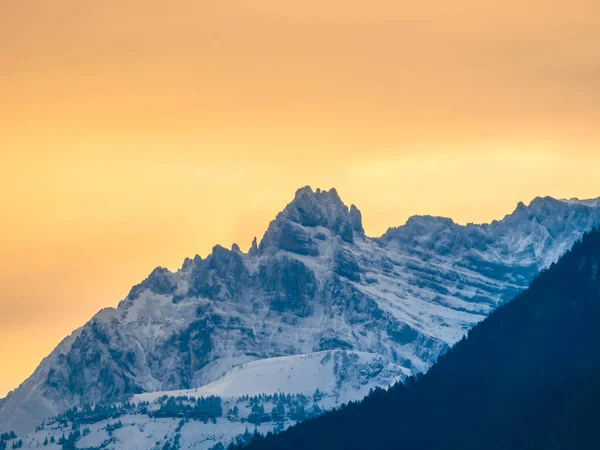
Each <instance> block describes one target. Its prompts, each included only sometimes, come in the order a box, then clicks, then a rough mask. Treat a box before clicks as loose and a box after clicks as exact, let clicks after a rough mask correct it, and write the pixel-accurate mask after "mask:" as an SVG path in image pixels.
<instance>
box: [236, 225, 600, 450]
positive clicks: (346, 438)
mask: <svg viewBox="0 0 600 450" xmlns="http://www.w3.org/2000/svg"><path fill="white" fill-rule="evenodd" d="M599 321H600V231H594V232H592V233H590V234H589V235H586V236H585V237H584V238H583V240H582V242H580V243H577V244H575V246H574V247H573V249H572V250H571V251H570V252H569V253H567V254H566V255H565V256H563V257H562V258H561V259H560V260H559V261H558V263H556V264H554V265H552V266H551V267H550V268H549V269H548V270H547V271H544V272H542V273H541V274H540V275H539V276H538V277H537V278H536V279H535V280H534V281H533V282H532V284H531V286H530V288H529V289H528V290H527V291H525V292H524V293H522V294H520V295H518V296H517V297H516V299H515V300H513V301H512V302H509V303H507V304H506V305H504V306H501V307H500V308H498V309H497V310H496V311H495V312H493V313H492V314H491V315H490V316H489V317H488V318H487V319H485V320H484V321H483V322H481V323H480V324H479V325H477V326H476V327H475V328H473V329H472V330H471V331H470V332H469V333H468V338H465V339H462V340H461V341H460V342H459V343H458V344H457V345H456V346H455V347H454V348H452V349H451V350H450V351H449V352H447V353H446V354H445V355H444V356H442V357H440V359H439V361H438V362H437V364H435V365H434V366H433V367H432V368H431V369H430V370H429V371H428V372H427V373H426V374H425V375H421V376H418V377H417V378H416V379H414V378H411V379H409V380H408V381H407V382H406V384H402V383H398V384H397V385H395V386H394V387H392V388H391V389H389V390H388V391H387V392H385V391H382V390H379V391H378V392H375V393H374V394H372V395H370V396H369V397H368V398H367V399H365V400H364V401H363V402H362V403H353V404H351V405H349V406H347V407H345V408H342V409H341V410H338V411H334V412H331V413H327V414H325V415H322V416H320V417H318V418H316V419H314V420H309V421H307V422H304V423H301V424H299V425H297V426H295V427H292V428H290V429H288V430H287V431H285V432H283V433H281V434H279V435H275V436H270V437H268V438H266V439H264V438H263V439H258V440H257V441H256V442H255V443H254V444H252V445H250V446H249V447H248V450H268V449H281V448H285V449H291V450H293V449H312V450H319V449H327V450H336V449H340V450H341V449H344V450H346V449H361V450H362V449H370V448H373V449H379V448H409V449H419V448H423V449H430V450H435V449H448V448H452V449H463V450H470V449H473V450H476V449H483V448H484V449H488V450H500V449H503V450H505V449H511V450H520V449H523V450H524V449H527V450H536V449H540V450H541V449H544V450H546V449H584V448H597V446H598V436H597V429H598V428H597V425H598V421H599V420H600V409H599V408H598V403H599V402H600V383H599V380H600V353H599V352H598V347H599V346H600V327H598V322H599Z"/></svg>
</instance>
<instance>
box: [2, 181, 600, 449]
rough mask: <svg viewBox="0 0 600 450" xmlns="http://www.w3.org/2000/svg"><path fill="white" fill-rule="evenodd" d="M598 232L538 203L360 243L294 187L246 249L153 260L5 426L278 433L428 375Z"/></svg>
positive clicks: (63, 353)
mask: <svg viewBox="0 0 600 450" xmlns="http://www.w3.org/2000/svg"><path fill="white" fill-rule="evenodd" d="M599 225H600V206H599V202H598V201H592V200H589V201H579V200H576V199H573V200H555V199H552V198H548V197H546V198H536V199H535V200H533V201H532V202H531V203H530V204H529V205H527V206H526V205H524V204H523V203H519V205H518V206H517V208H516V209H515V211H514V212H513V213H512V214H509V215H507V216H506V217H505V218H504V219H502V220H500V221H494V222H492V223H490V224H484V225H474V224H469V225H466V226H462V225H458V224H456V223H454V222H453V221H452V220H450V219H445V218H440V217H430V216H418V217H412V218H410V219H409V220H408V221H407V223H406V224H405V225H403V226H400V227H397V228H390V229H389V230H388V231H387V232H386V233H385V234H384V235H383V236H381V237H379V238H370V237H367V236H366V235H365V233H364V230H363V226H362V221H361V214H360V212H359V210H358V209H357V208H356V207H355V206H351V207H350V208H348V207H347V206H346V205H344V203H343V202H342V201H341V199H340V197H339V196H338V194H337V192H336V191H335V190H334V189H331V190H330V191H321V190H318V189H317V190H316V191H313V190H312V189H311V188H309V187H305V188H302V189H300V190H298V191H297V193H296V195H295V198H294V200H293V201H292V202H291V203H290V204H289V205H287V206H286V207H285V209H284V210H283V211H282V212H281V213H279V214H278V215H277V217H276V218H275V220H273V221H272V222H271V224H270V225H269V227H268V229H267V231H266V232H265V234H264V236H263V238H262V240H261V241H260V244H258V243H257V241H256V240H254V242H253V243H252V246H251V248H250V249H249V251H248V252H247V253H245V252H242V251H241V250H240V248H239V247H238V246H237V245H235V244H234V245H233V246H232V248H231V249H226V248H223V247H221V246H216V247H214V248H213V251H212V253H211V254H210V255H209V256H208V257H206V258H205V259H203V258H200V257H199V256H196V257H194V258H192V259H186V260H185V261H184V263H183V266H182V267H181V269H179V270H178V271H177V272H174V273H173V272H170V271H169V270H167V269H164V268H160V267H159V268H156V269H155V270H154V271H152V273H151V274H150V275H149V276H148V278H147V279H146V280H144V281H143V282H142V283H140V284H139V285H137V286H134V287H133V288H132V289H131V292H130V293H129V294H128V295H127V297H126V298H125V299H124V300H123V301H121V302H120V303H119V305H118V307H117V308H106V309H104V310H102V311H100V312H99V313H98V314H96V315H95V316H94V317H93V318H92V319H91V320H90V321H89V322H88V323H86V324H85V325H84V326H83V327H81V328H80V329H78V330H76V331H74V332H73V333H72V334H71V335H70V336H69V337H67V338H66V339H64V340H63V341H62V342H61V343H60V344H59V346H58V347H57V348H56V349H55V350H54V351H53V352H52V353H51V354H50V355H49V356H48V357H46V358H45V359H44V360H43V361H42V362H41V364H40V365H39V367H38V368H37V369H36V371H35V372H34V373H33V375H32V376H31V377H30V378H28V379H27V380H26V381H25V382H24V383H22V384H21V386H19V388H18V389H16V390H15V391H13V392H11V393H9V394H8V396H7V397H6V398H5V399H2V400H0V431H2V432H9V431H15V432H16V434H17V435H18V436H19V437H22V439H23V441H24V442H25V445H26V446H31V447H35V446H44V444H46V445H47V446H52V445H54V446H58V445H62V446H63V447H65V446H69V445H71V446H77V447H79V448H85V447H88V448H91V447H96V448H98V447H104V448H106V447H111V448H151V447H153V446H155V447H160V448H164V447H165V446H169V448H171V447H173V448H178V447H185V448H211V447H214V446H218V445H227V444H228V443H229V442H231V441H232V440H235V439H242V440H244V439H246V440H248V435H249V434H251V433H252V432H253V431H254V429H255V427H256V428H257V430H258V431H261V432H266V431H271V430H281V429H283V428H285V427H288V426H289V425H291V424H293V423H295V422H297V421H299V420H301V419H304V418H306V417H312V416H315V415H318V414H320V413H321V412H322V411H324V410H327V409H332V408H333V407H336V406H339V405H341V404H342V403H346V402H349V401H352V400H358V399H360V398H362V397H364V396H365V395H366V394H367V393H368V392H369V390H370V389H371V388H375V387H389V386H390V385H392V384H394V383H396V382H397V381H399V380H403V379H405V378H406V377H407V376H409V375H414V374H417V373H420V372H425V371H427V369H428V368H429V367H430V366H431V365H432V364H433V363H434V362H435V361H436V360H437V358H438V357H439V356H440V355H442V354H444V353H446V352H447V351H448V349H449V348H450V347H451V346H452V345H453V344H455V343H456V342H457V341H459V340H460V339H461V338H462V337H463V336H464V335H465V333H466V332H467V331H468V330H469V329H471V328H472V327H473V326H474V325H475V324H477V323H478V322H480V321H481V320H483V319H484V318H485V317H486V316H487V315H489V314H490V313H491V312H492V311H493V310H494V309H495V308H497V307H498V306H499V305H501V304H503V303H505V302H507V301H508V300H510V299H512V298H513V297H514V296H515V295H516V294H518V293H519V292H521V291H522V290H524V289H525V288H526V287H527V286H528V285H529V283H530V282H531V281H532V279H533V278H534V277H535V276H536V275H537V274H538V273H539V272H540V271H541V270H542V269H545V268H547V267H549V266H550V265H551V264H552V263H553V262H555V261H557V260H558V258H559V257H560V256H561V255H562V254H564V253H565V252H566V251H567V250H568V249H569V248H570V247H571V246H572V245H573V243H574V242H575V241H576V240H578V239H580V238H581V236H582V235H583V234H584V233H585V232H587V231H590V230H591V229H592V228H594V227H597V226H599ZM51 417H53V419H50V418H51ZM42 423H43V424H42ZM36 428H37V431H35V430H36ZM247 430H248V431H247ZM29 433H32V434H30V435H29V436H27V437H23V436H26V435H27V434H29ZM240 435H241V436H240ZM244 436H245V437H244ZM59 441H60V442H59Z"/></svg>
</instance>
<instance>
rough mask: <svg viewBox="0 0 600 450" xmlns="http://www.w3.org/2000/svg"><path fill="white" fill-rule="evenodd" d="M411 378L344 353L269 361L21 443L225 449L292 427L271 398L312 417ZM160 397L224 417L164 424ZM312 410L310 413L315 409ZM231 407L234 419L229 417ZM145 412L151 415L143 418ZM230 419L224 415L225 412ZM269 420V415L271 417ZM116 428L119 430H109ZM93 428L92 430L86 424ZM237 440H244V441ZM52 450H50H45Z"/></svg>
mask: <svg viewBox="0 0 600 450" xmlns="http://www.w3.org/2000/svg"><path fill="white" fill-rule="evenodd" d="M408 374H410V372H409V371H408V370H406V369H404V370H403V369H402V368H398V367H394V366H393V365H390V364H389V363H386V362H385V361H384V360H383V359H382V358H381V357H380V356H378V355H374V354H369V353H359V352H347V351H323V352H316V353H312V354H309V355H294V356H286V357H280V358H270V359H266V360H261V361H255V362H251V363H248V364H244V365H242V366H238V367H236V368H234V369H232V370H231V371H229V372H228V373H227V374H226V375H224V376H223V377H221V378H220V379H219V380H217V381H215V382H213V383H210V384H208V385H206V386H203V387H200V388H198V389H191V390H179V391H162V392H152V393H144V394H138V395H135V396H134V397H133V400H132V401H133V402H134V403H136V404H138V405H147V406H144V408H143V409H138V410H136V412H135V413H133V412H129V413H128V414H124V415H113V416H112V417H110V418H108V419H103V420H97V421H89V420H88V421H86V422H84V423H83V424H75V425H74V421H73V420H70V421H67V422H64V421H62V420H50V421H49V422H48V423H47V424H45V425H44V427H43V429H41V430H38V431H36V432H35V433H32V434H30V435H29V436H27V437H26V438H25V439H24V445H25V447H26V448H39V447H44V441H46V439H48V443H50V439H51V438H52V437H54V441H55V442H58V441H59V440H60V438H61V437H62V436H68V435H69V433H72V432H73V429H78V430H86V432H85V435H84V436H82V437H80V438H79V439H78V440H77V447H78V448H89V447H95V448H99V447H101V446H102V448H111V449H148V448H162V446H163V445H164V443H165V442H172V441H173V440H174V439H175V436H176V435H179V437H178V438H177V439H178V442H179V445H180V448H190V449H209V448H211V447H213V446H215V445H218V444H219V443H222V444H224V445H227V444H228V443H230V442H231V441H232V440H234V439H235V438H237V437H238V436H240V435H243V434H244V433H245V432H247V430H250V431H251V432H252V433H253V432H254V430H255V428H256V431H258V432H261V433H267V432H270V431H275V430H282V429H285V428H287V427H288V426H290V425H292V424H293V423H295V421H296V420H297V419H298V417H295V416H294V413H293V412H292V410H293V409H294V406H293V403H294V400H292V401H291V402H290V401H283V402H282V401H280V400H276V399H274V398H270V397H269V396H271V395H273V394H277V395H278V396H282V395H283V396H285V395H286V394H289V393H292V394H294V395H298V394H299V395H300V396H304V397H305V398H306V400H305V402H304V403H303V405H305V406H303V408H305V409H306V410H309V411H308V413H307V414H308V415H307V417H310V415H311V414H312V413H311V411H313V412H314V410H315V409H316V410H318V412H320V411H325V410H329V409H332V408H334V407H336V406H339V405H340V404H342V403H347V402H349V401H354V400H359V399H361V398H363V397H364V396H365V395H367V394H368V393H369V391H370V390H371V389H373V388H376V387H388V386H390V385H392V384H393V383H395V382H397V381H399V380H400V379H402V378H403V377H404V376H405V375H408ZM165 396H169V397H175V398H201V397H204V398H206V397H210V396H218V397H220V398H221V399H222V407H223V411H224V413H223V415H222V416H220V417H218V418H216V419H215V420H214V421H212V420H211V421H203V420H200V419H196V420H194V419H191V420H190V419H189V418H188V419H186V420H184V422H183V423H182V422H181V421H182V417H178V416H176V414H174V415H173V417H162V416H160V415H155V414H152V411H156V410H157V409H158V408H159V407H158V404H160V403H161V401H162V402H163V404H164V398H165ZM247 396H250V397H255V398H257V399H260V400H258V401H256V402H254V403H256V404H257V405H260V407H261V408H263V409H264V411H265V413H266V414H267V416H266V417H265V418H262V419H260V420H252V419H251V418H250V414H251V412H252V405H253V404H254V403H253V402H252V401H251V400H249V399H248V398H247ZM278 404H282V405H285V406H283V407H282V406H280V407H281V408H282V409H281V411H283V415H284V416H286V417H281V418H279V419H277V418H276V417H275V416H273V414H271V413H272V412H273V410H274V408H275V407H276V406H277V405H278ZM315 405H316V407H315ZM233 408H236V409H237V410H238V411H239V412H237V413H236V414H231V413H230V412H231V411H232V410H233ZM148 411H150V412H148ZM228 412H229V413H228ZM269 414H270V415H269ZM117 421H118V423H119V424H120V425H121V424H122V427H120V428H118V429H115V430H111V429H110V428H111V425H113V424H115V423H117ZM90 422H91V423H90ZM242 437H243V436H242ZM51 448H52V446H51Z"/></svg>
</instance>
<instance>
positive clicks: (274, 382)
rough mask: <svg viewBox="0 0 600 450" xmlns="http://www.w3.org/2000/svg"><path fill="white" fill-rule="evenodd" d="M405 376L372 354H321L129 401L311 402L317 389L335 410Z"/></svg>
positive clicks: (270, 362)
mask: <svg viewBox="0 0 600 450" xmlns="http://www.w3.org/2000/svg"><path fill="white" fill-rule="evenodd" d="M408 375H410V371H409V370H408V369H405V368H402V367H398V366H395V365H393V364H390V363H387V362H386V361H385V360H383V358H381V357H380V356H379V355H375V354H373V353H361V352H346V351H323V352H315V353H310V354H308V355H294V356H282V357H279V358H268V359H263V360H259V361H254V362H251V363H248V364H242V365H241V366H237V367H235V368H233V369H232V370H230V371H229V372H228V373H226V374H225V375H223V376H222V377H221V378H219V379H218V380H216V381H213V382H212V383H209V384H207V385H204V386H202V387H199V388H197V389H187V390H178V391H166V392H165V391H159V392H148V393H144V394H137V395H135V396H134V397H133V398H134V401H138V402H141V401H149V402H152V401H155V400H156V399H158V398H160V397H162V396H163V395H171V396H190V397H208V396H211V395H215V396H218V397H223V398H229V397H234V398H237V397H242V396H244V395H249V396H255V395H260V394H276V393H277V394H280V393H294V394H303V395H306V396H311V395H313V394H314V392H315V391H316V390H317V389H319V390H320V391H321V392H323V393H324V394H325V395H328V396H332V397H335V398H336V399H337V400H336V402H337V403H338V404H339V403H347V402H349V401H352V400H357V399H359V398H362V397H364V396H365V395H366V394H368V393H369V390H370V389H371V388H374V387H387V386H390V385H392V384H393V383H395V382H396V381H398V380H400V379H401V378H403V376H408Z"/></svg>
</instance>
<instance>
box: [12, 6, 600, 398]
mask: <svg viewBox="0 0 600 450" xmlns="http://www.w3.org/2000/svg"><path fill="white" fill-rule="evenodd" d="M599 20H600V4H599V3H598V2H597V1H596V0H573V1H570V2H566V1H555V0H519V1H517V0H505V1H503V2H491V1H489V2H487V1H482V0H477V1H476V0H455V1H453V2H441V1H435V2H434V1H431V0H425V1H419V2H414V1H413V2H406V1H402V0H394V1H392V0H371V1H369V2H359V1H355V0H346V1H344V2H340V1H334V0H320V1H318V2H317V1H306V0H303V1H299V0H298V1H289V0H277V1H276V0H253V1H241V0H221V1H218V2H208V1H198V0H169V1H167V0H119V1H117V0H106V1H102V2H94V1H81V0H53V1H51V2H50V1H46V0H19V1H12V2H10V1H5V2H0V152H1V160H0V162H1V163H0V211H2V217H1V221H0V236H2V237H1V238H0V362H1V367H0V396H2V395H4V394H5V393H6V392H7V391H8V390H10V389H12V388H14V387H16V386H17V385H18V383H19V382H21V381H22V380H23V379H24V378H25V377H26V376H27V375H29V373H31V372H32V371H33V369H34V368H35V366H36V365H37V363H38V362H39V360H40V359H41V358H42V357H43V356H45V355H46V354H47V353H48V352H49V351H50V350H51V349H52V348H53V347H54V346H55V345H56V344H57V343H58V341H59V340H60V339H61V338H62V337H64V336H65V335H66V334H68V333H69V332H70V331H71V330H72V329H74V328H75V327H77V326H79V325H81V324H83V323H84V322H85V321H86V320H87V319H88V318H89V317H90V316H91V315H92V314H93V313H94V312H96V311H97V310H98V309H100V308H101V307H103V306H107V305H116V303H117V302H118V300H120V299H121V298H123V297H124V296H125V295H126V294H127V292H128V290H129V288H130V287H131V286H132V285H133V284H135V283H137V282H139V281H140V280H141V279H143V278H144V277H145V275H147V274H148V273H149V272H150V271H151V270H152V269H153V268H154V267H155V266H157V265H163V266H167V267H169V268H171V269H176V268H178V267H179V266H180V264H181V262H182V261H183V259H184V257H186V256H193V255H194V254H195V253H199V254H201V255H203V256H204V255H206V254H207V253H208V252H209V250H210V248H211V247H212V246H213V245H214V244H216V243H220V244H223V245H227V246H228V245H230V244H231V243H232V242H234V241H235V242H238V243H239V244H240V245H241V246H242V247H243V248H247V247H248V246H249V244H250V241H251V239H252V237H253V236H255V235H258V236H259V238H260V236H261V235H262V233H263V232H264V230H265V228H266V226H267V224H268V222H269V220H271V219H272V218H273V217H274V215H275V214H276V213H277V212H278V211H279V210H281V209H282V208H283V207H284V206H285V204H286V203H287V202H288V201H289V200H290V199H291V198H292V196H293V193H294V191H295V189H296V188H298V187H300V186H304V185H307V184H310V185H312V186H313V187H315V188H316V187H321V188H329V187H332V186H334V187H336V188H337V189H338V191H339V193H340V195H341V196H342V198H343V199H344V200H345V201H346V202H347V203H355V204H356V205H357V206H358V207H359V208H360V209H361V210H362V212H363V216H364V222H365V228H366V230H367V233H368V234H370V235H380V234H381V233H382V232H383V231H385V229H386V228H387V227H388V226H393V225H399V224H402V223H403V222H404V221H405V220H406V218H407V217H408V216H409V215H412V214H420V213H421V214H423V213H428V214H438V215H445V216H450V217H452V218H454V219H455V220H457V221H459V222H467V221H476V222H481V221H489V220H491V219H494V218H500V217H502V216H503V215H504V214H505V213H508V212H510V211H512V209H514V207H515V205H516V203H517V202H518V201H519V200H523V201H528V200H530V199H531V198H533V197H534V196H536V195H553V196H556V197H571V196H578V197H582V198H583V197H598V196H600V177H599V176H598V173H599V170H600V151H599V144H600V127H599V126H598V123H600V46H598V42H600V27H598V22H599Z"/></svg>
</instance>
